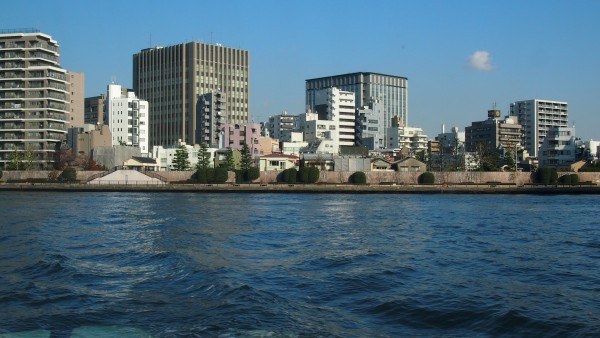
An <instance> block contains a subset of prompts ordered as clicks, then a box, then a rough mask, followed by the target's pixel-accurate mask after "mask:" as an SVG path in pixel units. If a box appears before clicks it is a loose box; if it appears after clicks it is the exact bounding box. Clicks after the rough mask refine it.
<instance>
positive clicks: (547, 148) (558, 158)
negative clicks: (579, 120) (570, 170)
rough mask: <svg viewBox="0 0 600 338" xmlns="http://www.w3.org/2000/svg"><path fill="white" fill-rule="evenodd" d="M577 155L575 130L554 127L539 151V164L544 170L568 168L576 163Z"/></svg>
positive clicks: (547, 134)
mask: <svg viewBox="0 0 600 338" xmlns="http://www.w3.org/2000/svg"><path fill="white" fill-rule="evenodd" d="M576 153H577V146H576V144H575V128H569V127H552V128H550V129H548V131H547V132H546V135H545V138H544V142H543V143H542V146H541V147H540V149H539V154H538V163H539V166H540V167H542V168H548V167H561V166H568V165H570V164H571V163H573V162H575V155H576Z"/></svg>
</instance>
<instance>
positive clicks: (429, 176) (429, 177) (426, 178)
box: [418, 171, 435, 184]
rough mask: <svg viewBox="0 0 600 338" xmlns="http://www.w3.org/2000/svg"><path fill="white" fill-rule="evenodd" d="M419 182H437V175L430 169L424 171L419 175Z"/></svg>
mask: <svg viewBox="0 0 600 338" xmlns="http://www.w3.org/2000/svg"><path fill="white" fill-rule="evenodd" d="M418 181H419V184H434V183H435V176H434V175H433V173H430V172H429V171H427V172H424V173H422V174H421V175H420V176H419V179H418Z"/></svg>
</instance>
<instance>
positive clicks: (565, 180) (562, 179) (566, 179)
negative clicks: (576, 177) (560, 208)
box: [558, 174, 571, 185]
mask: <svg viewBox="0 0 600 338" xmlns="http://www.w3.org/2000/svg"><path fill="white" fill-rule="evenodd" d="M558 183H560V184H567V185H570V184H571V175H569V174H566V175H563V176H561V177H559V178H558Z"/></svg>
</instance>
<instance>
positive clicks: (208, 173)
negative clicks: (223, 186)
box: [192, 168, 229, 184]
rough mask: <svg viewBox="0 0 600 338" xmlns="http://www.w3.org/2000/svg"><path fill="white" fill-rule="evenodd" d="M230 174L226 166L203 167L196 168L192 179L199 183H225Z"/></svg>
mask: <svg viewBox="0 0 600 338" xmlns="http://www.w3.org/2000/svg"><path fill="white" fill-rule="evenodd" d="M228 177H229V174H228V173H227V169H225V168H201V169H198V170H196V172H195V173H194V174H193V175H192V179H193V180H194V181H195V182H197V183H204V184H206V183H215V184H219V183H225V182H227V178H228Z"/></svg>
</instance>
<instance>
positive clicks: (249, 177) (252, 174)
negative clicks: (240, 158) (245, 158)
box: [244, 167, 260, 182]
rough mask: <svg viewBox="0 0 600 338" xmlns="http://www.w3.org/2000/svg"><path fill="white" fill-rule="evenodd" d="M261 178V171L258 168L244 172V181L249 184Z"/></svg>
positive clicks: (251, 168)
mask: <svg viewBox="0 0 600 338" xmlns="http://www.w3.org/2000/svg"><path fill="white" fill-rule="evenodd" d="M259 177H260V170H259V169H258V168H257V167H250V168H248V170H246V171H244V180H246V181H247V182H252V181H254V180H255V179H257V178H259Z"/></svg>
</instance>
